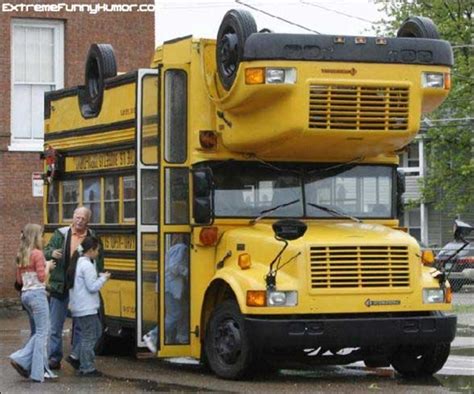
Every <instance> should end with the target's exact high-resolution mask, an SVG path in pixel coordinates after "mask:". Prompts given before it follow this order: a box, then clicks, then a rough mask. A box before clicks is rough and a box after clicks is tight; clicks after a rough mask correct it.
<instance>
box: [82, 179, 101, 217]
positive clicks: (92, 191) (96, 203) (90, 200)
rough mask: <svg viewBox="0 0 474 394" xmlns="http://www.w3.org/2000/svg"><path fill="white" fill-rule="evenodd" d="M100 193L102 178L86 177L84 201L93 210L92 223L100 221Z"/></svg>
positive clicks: (83, 193)
mask: <svg viewBox="0 0 474 394" xmlns="http://www.w3.org/2000/svg"><path fill="white" fill-rule="evenodd" d="M100 194H101V193H100V178H89V179H84V181H83V192H82V201H83V202H84V206H85V207H87V208H89V209H90V210H91V212H92V215H91V219H90V222H91V223H100Z"/></svg>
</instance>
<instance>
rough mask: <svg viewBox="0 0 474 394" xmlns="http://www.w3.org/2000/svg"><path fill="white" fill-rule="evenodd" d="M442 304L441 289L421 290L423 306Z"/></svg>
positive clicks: (442, 294) (442, 295)
mask: <svg viewBox="0 0 474 394" xmlns="http://www.w3.org/2000/svg"><path fill="white" fill-rule="evenodd" d="M443 302H444V291H443V289H423V304H442V303H443Z"/></svg>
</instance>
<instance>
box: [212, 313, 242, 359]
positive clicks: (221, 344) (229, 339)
mask: <svg viewBox="0 0 474 394" xmlns="http://www.w3.org/2000/svg"><path fill="white" fill-rule="evenodd" d="M214 345H215V349H216V352H217V355H218V356H219V357H220V359H221V360H222V361H223V362H225V363H226V364H234V363H235V362H236V361H237V360H238V358H239V356H240V353H241V346H242V339H241V333H240V328H239V325H238V324H237V322H236V321H234V320H232V319H228V320H224V321H222V322H221V323H220V324H219V325H218V327H217V330H216V335H215V338H214Z"/></svg>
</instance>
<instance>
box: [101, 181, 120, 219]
mask: <svg viewBox="0 0 474 394" xmlns="http://www.w3.org/2000/svg"><path fill="white" fill-rule="evenodd" d="M104 183H105V186H104V187H105V189H104V211H105V212H104V214H105V216H104V222H105V223H118V222H119V178H118V177H117V176H109V177H106V178H104Z"/></svg>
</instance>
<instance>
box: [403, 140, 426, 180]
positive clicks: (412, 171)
mask: <svg viewBox="0 0 474 394" xmlns="http://www.w3.org/2000/svg"><path fill="white" fill-rule="evenodd" d="M412 143H417V144H418V163H419V165H418V167H407V166H408V152H404V153H402V154H401V155H400V170H402V171H403V172H404V173H405V174H407V175H419V176H424V173H425V165H424V160H425V158H424V141H423V139H421V138H420V139H416V140H415V141H413V142H412Z"/></svg>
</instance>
